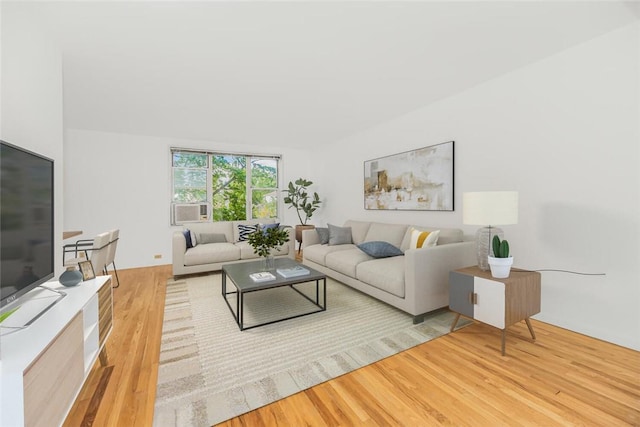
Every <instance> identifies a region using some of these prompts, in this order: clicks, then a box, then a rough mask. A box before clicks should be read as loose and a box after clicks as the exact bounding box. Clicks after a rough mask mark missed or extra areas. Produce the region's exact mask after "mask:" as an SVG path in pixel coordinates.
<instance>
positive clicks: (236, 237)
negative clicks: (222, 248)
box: [229, 218, 276, 242]
mask: <svg viewBox="0 0 640 427" xmlns="http://www.w3.org/2000/svg"><path fill="white" fill-rule="evenodd" d="M230 222H231V224H232V225H231V229H232V230H233V231H232V232H233V236H232V239H230V240H229V242H241V241H243V240H240V229H239V227H238V226H239V225H249V226H253V227H255V229H254V230H253V231H255V230H257V229H258V224H272V223H274V222H276V220H275V219H274V218H262V219H260V220H257V219H250V220H246V221H230ZM253 231H252V232H253ZM252 232H250V233H249V234H251V233H252Z"/></svg>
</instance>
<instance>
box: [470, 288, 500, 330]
mask: <svg viewBox="0 0 640 427" xmlns="http://www.w3.org/2000/svg"><path fill="white" fill-rule="evenodd" d="M473 285H474V291H475V293H476V294H477V301H476V304H475V305H474V306H473V318H474V319H476V320H479V321H481V322H483V323H487V324H489V325H491V326H495V327H496V328H500V329H504V324H505V321H504V316H505V307H504V305H505V292H504V283H502V282H496V281H493V280H488V279H484V278H482V277H476V278H475V280H474V283H473Z"/></svg>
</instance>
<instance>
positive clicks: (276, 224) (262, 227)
mask: <svg viewBox="0 0 640 427" xmlns="http://www.w3.org/2000/svg"><path fill="white" fill-rule="evenodd" d="M278 227H280V223H279V222H273V223H271V224H258V230H262V231H265V232H266V230H268V229H270V228H278Z"/></svg>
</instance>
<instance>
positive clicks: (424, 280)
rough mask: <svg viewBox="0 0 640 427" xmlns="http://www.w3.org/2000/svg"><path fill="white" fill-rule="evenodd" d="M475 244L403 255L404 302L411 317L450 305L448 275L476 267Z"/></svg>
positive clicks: (449, 246)
mask: <svg viewBox="0 0 640 427" xmlns="http://www.w3.org/2000/svg"><path fill="white" fill-rule="evenodd" d="M475 247H476V245H475V242H459V243H449V244H446V245H439V246H434V247H430V248H421V249H408V250H407V251H406V252H405V254H404V255H405V298H407V300H408V301H413V304H415V306H414V307H413V308H415V311H414V313H426V312H428V311H432V310H435V309H437V308H440V307H446V306H448V305H449V272H450V271H452V270H456V269H458V268H462V267H468V266H470V265H475V264H476V263H477V259H476V250H475Z"/></svg>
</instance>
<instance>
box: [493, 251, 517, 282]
mask: <svg viewBox="0 0 640 427" xmlns="http://www.w3.org/2000/svg"><path fill="white" fill-rule="evenodd" d="M512 265H513V257H512V256H510V257H509V258H495V257H492V256H490V257H489V267H490V268H491V275H492V276H493V277H495V278H496V279H505V278H507V277H509V272H511V266H512Z"/></svg>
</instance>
